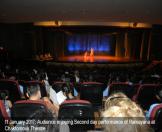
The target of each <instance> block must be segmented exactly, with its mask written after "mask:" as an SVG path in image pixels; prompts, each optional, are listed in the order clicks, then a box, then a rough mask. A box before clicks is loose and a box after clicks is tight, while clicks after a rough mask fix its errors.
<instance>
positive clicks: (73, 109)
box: [58, 100, 94, 132]
mask: <svg viewBox="0 0 162 132" xmlns="http://www.w3.org/2000/svg"><path fill="white" fill-rule="evenodd" d="M58 117H59V120H65V121H66V120H72V121H73V122H74V121H90V120H94V112H93V108H92V105H91V103H90V102H89V101H85V100H66V101H65V102H64V103H62V104H61V106H60V109H59V116H58ZM69 127H70V131H74V132H76V131H86V130H93V129H94V125H92V124H89V123H88V122H84V124H75V125H69Z"/></svg>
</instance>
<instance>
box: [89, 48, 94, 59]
mask: <svg viewBox="0 0 162 132" xmlns="http://www.w3.org/2000/svg"><path fill="white" fill-rule="evenodd" d="M90 57H94V49H93V48H91V51H90Z"/></svg>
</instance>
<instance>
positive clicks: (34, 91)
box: [27, 85, 41, 100]
mask: <svg viewBox="0 0 162 132" xmlns="http://www.w3.org/2000/svg"><path fill="white" fill-rule="evenodd" d="M27 96H28V97H29V99H30V100H39V99H40V98H41V92H40V87H39V85H32V86H29V87H28V88H27Z"/></svg>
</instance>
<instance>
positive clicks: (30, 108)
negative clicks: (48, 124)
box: [0, 100, 162, 131]
mask: <svg viewBox="0 0 162 132" xmlns="http://www.w3.org/2000/svg"><path fill="white" fill-rule="evenodd" d="M0 108H1V111H0V116H2V117H4V119H5V120H11V119H10V118H9V117H8V116H7V113H6V112H5V108H4V104H3V102H2V101H1V100H0ZM41 109H44V110H45V111H47V112H48V109H47V107H46V104H45V103H44V102H43V101H30V100H23V101H17V102H15V103H14V105H13V108H12V112H11V113H12V119H13V120H27V119H28V118H29V117H30V115H31V114H32V113H34V112H35V111H38V110H41ZM24 113H25V114H24ZM40 118H41V117H40ZM1 119H2V118H1ZM47 119H48V120H49V117H47ZM94 119H95V118H94V111H93V107H92V104H91V103H90V102H88V101H85V100H67V101H65V102H64V103H62V104H61V106H60V110H59V115H58V120H63V121H66V120H68V121H71V120H73V121H74V120H78V121H80V120H82V121H83V120H84V121H87V120H89V121H90V120H93V121H94ZM150 120H151V121H153V120H154V121H155V124H152V127H154V129H155V130H161V129H162V104H159V105H157V106H156V107H154V108H153V109H152V111H151V118H150ZM1 121H2V120H1ZM3 121H4V120H3ZM1 123H2V122H1ZM3 123H4V122H3ZM1 125H2V124H1ZM1 127H2V126H1ZM69 127H70V130H72V131H73V130H94V124H85V125H81V124H76V125H72V124H71V125H70V124H69ZM1 130H2V129H1Z"/></svg>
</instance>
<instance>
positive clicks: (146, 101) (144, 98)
mask: <svg viewBox="0 0 162 132" xmlns="http://www.w3.org/2000/svg"><path fill="white" fill-rule="evenodd" d="M159 88H161V86H160V85H156V84H143V85H141V86H140V88H139V90H138V92H137V95H136V98H135V100H136V102H137V103H139V104H140V106H141V107H142V108H143V109H144V110H148V109H149V107H150V105H151V104H154V103H158V100H157V98H156V96H155V95H156V91H157V89H159Z"/></svg>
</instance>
